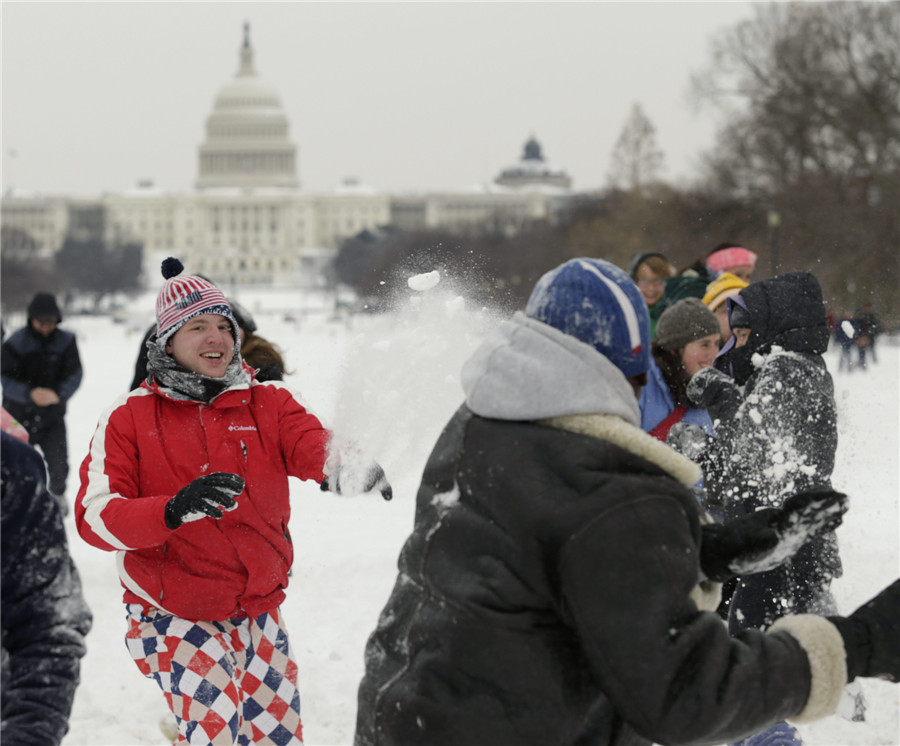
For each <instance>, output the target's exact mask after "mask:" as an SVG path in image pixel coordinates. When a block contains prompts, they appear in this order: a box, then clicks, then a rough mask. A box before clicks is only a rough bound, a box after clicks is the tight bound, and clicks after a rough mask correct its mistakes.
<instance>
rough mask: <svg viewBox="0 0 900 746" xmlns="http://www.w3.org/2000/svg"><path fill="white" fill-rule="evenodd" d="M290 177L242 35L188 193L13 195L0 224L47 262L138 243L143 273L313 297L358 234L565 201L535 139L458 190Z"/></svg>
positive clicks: (562, 179)
mask: <svg viewBox="0 0 900 746" xmlns="http://www.w3.org/2000/svg"><path fill="white" fill-rule="evenodd" d="M297 167H298V163H297V148H296V146H295V145H294V143H293V142H292V141H291V139H290V123H289V121H288V118H287V116H286V115H285V112H284V110H283V109H282V106H281V100H280V98H279V95H278V92H277V91H276V90H275V89H274V88H273V87H271V86H270V85H268V84H267V83H266V82H265V81H264V80H263V79H262V78H261V77H260V76H258V75H257V73H256V69H255V66H254V61H253V46H252V45H251V43H250V30H249V25H246V24H245V26H244V36H243V44H242V45H241V48H240V53H239V67H238V71H237V74H236V75H235V76H234V77H233V78H232V79H231V80H230V81H229V82H227V83H226V84H225V85H224V86H223V87H222V88H221V89H220V90H219V92H218V94H217V95H216V98H215V102H214V104H213V108H212V112H211V113H210V115H209V117H208V118H207V120H206V136H205V140H204V142H203V143H202V144H201V145H200V146H199V152H198V171H197V180H196V183H195V189H194V191H192V192H188V193H165V192H163V191H162V190H159V189H157V188H155V187H154V185H153V184H152V183H151V182H141V183H139V184H138V185H137V187H136V188H134V189H132V190H128V191H125V192H122V193H109V194H104V195H102V196H101V197H99V198H97V199H83V198H74V197H66V196H49V195H28V194H24V193H20V192H17V191H15V190H13V191H11V192H10V193H8V194H6V195H5V196H4V197H3V199H2V224H3V226H4V227H6V228H13V229H18V231H16V233H17V235H18V236H19V237H20V239H21V238H22V237H25V238H26V239H27V240H29V241H33V242H34V246H35V248H36V249H37V251H38V252H39V254H40V255H42V256H45V257H50V256H52V254H53V253H55V252H56V251H58V250H59V249H60V248H61V247H62V245H63V242H64V241H65V240H66V238H67V237H73V238H77V239H79V240H85V239H90V238H101V239H103V240H104V241H106V242H107V244H108V245H117V244H121V243H124V242H131V243H140V244H143V247H144V267H145V274H146V273H147V272H148V271H150V270H151V269H152V271H153V272H154V273H155V272H156V271H157V270H156V268H158V267H159V261H160V259H161V258H164V257H165V256H168V255H175V256H179V257H182V258H183V259H184V261H185V266H186V267H187V268H188V269H189V271H191V272H199V273H201V274H204V275H206V276H207V277H209V278H210V279H212V280H214V281H216V282H222V283H228V284H231V285H256V284H266V285H290V286H314V285H319V284H322V283H324V282H325V280H324V276H323V269H324V268H325V267H326V266H327V265H328V263H329V262H330V261H331V259H332V258H333V257H334V255H335V253H336V251H337V249H338V247H339V246H340V244H341V242H342V241H343V240H344V239H346V238H348V237H350V236H353V235H356V234H358V233H359V232H361V231H363V230H366V229H369V230H371V229H375V228H378V227H382V226H385V225H393V226H394V227H396V228H398V229H401V230H407V231H411V230H420V229H428V228H444V229H449V230H454V231H458V232H461V233H465V232H467V231H473V230H478V229H479V228H481V227H483V226H486V225H490V226H492V227H493V228H495V229H500V230H503V231H505V232H507V233H514V232H515V231H516V230H518V229H519V228H520V227H521V226H522V225H523V224H524V223H525V222H527V221H530V220H534V219H546V218H549V217H551V216H552V214H553V212H554V211H555V210H557V209H558V208H559V206H560V205H561V204H563V203H564V202H565V201H566V200H567V199H568V198H569V197H571V195H572V192H571V179H570V178H569V177H568V175H567V174H566V173H565V172H563V171H560V170H556V169H553V168H551V167H550V166H549V165H548V164H547V163H546V161H545V160H544V157H543V155H542V153H541V148H540V145H539V143H538V142H537V141H536V140H535V139H534V138H533V137H532V138H530V139H529V140H528V142H526V144H525V147H524V150H523V154H522V156H521V158H520V159H519V161H518V162H516V163H514V164H513V165H511V166H509V167H508V168H506V169H504V170H503V171H502V172H501V173H500V174H499V175H498V176H497V177H496V178H495V180H494V182H493V183H491V184H483V185H480V186H478V187H473V188H470V189H465V190H463V189H461V190H457V191H441V192H424V193H404V194H393V195H392V194H388V193H385V192H382V191H378V190H376V189H373V188H370V187H365V186H363V185H360V184H359V183H357V182H355V181H354V180H352V179H348V180H346V181H345V183H343V184H342V185H341V186H339V187H337V188H336V189H334V190H332V191H330V192H320V193H311V192H306V191H303V190H301V189H300V182H299V179H298V177H297V170H298V168H297ZM8 235H9V234H8ZM10 248H12V247H10ZM148 276H155V274H150V275H148Z"/></svg>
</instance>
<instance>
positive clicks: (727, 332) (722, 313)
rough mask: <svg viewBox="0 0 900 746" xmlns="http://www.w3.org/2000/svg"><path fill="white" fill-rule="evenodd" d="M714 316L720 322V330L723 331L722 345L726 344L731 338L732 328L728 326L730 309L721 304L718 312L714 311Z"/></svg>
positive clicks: (717, 308)
mask: <svg viewBox="0 0 900 746" xmlns="http://www.w3.org/2000/svg"><path fill="white" fill-rule="evenodd" d="M713 315H714V316H715V317H716V318H717V319H718V320H719V328H720V329H721V330H722V332H721V335H720V336H721V338H722V344H725V343H726V342H727V341H728V338H729V337H730V336H731V326H730V325H729V324H728V309H727V308H726V307H725V304H724V303H720V304H719V305H718V306H717V307H716V310H715V311H713Z"/></svg>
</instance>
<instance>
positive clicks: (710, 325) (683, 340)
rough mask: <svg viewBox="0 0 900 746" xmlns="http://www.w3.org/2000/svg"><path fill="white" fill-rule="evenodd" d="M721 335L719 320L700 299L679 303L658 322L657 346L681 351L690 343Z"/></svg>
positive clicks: (667, 310)
mask: <svg viewBox="0 0 900 746" xmlns="http://www.w3.org/2000/svg"><path fill="white" fill-rule="evenodd" d="M720 333H721V332H720V328H719V320H718V319H717V318H716V317H715V315H714V314H713V312H712V311H710V310H709V309H708V308H707V307H706V306H705V305H703V302H702V301H701V300H700V299H699V298H684V299H683V300H680V301H678V303H676V304H675V305H674V306H670V307H669V308H667V309H666V310H665V311H663V313H662V315H661V316H660V317H659V321H658V322H656V344H657V345H659V346H660V347H662V348H663V349H665V350H680V349H681V348H682V347H684V346H685V345H686V344H689V343H690V342H696V341H697V340H698V339H703V338H704V337H709V336H711V335H713V334H715V335H716V337H718V336H719V334H720Z"/></svg>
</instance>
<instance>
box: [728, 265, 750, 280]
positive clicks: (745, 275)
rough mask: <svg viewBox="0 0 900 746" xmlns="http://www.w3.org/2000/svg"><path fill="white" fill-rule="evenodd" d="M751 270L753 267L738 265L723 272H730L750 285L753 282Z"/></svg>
mask: <svg viewBox="0 0 900 746" xmlns="http://www.w3.org/2000/svg"><path fill="white" fill-rule="evenodd" d="M753 269H754V268H753V266H752V265H750V264H740V265H738V266H737V267H727V268H726V269H725V271H726V272H731V274H733V275H735V276H736V277H740V278H741V279H742V280H743V281H744V282H747V283H750V282H752V281H753V280H752V278H753Z"/></svg>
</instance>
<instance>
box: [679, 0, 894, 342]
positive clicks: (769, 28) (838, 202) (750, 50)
mask: <svg viewBox="0 0 900 746" xmlns="http://www.w3.org/2000/svg"><path fill="white" fill-rule="evenodd" d="M693 90H694V93H695V94H696V95H697V96H698V98H699V99H700V100H701V101H703V102H708V103H712V104H714V105H715V106H717V107H719V108H720V109H721V110H722V111H724V112H725V113H726V114H727V116H726V117H725V119H726V121H727V122H728V124H727V125H726V126H725V127H724V128H723V129H722V131H721V132H720V133H719V136H718V138H717V143H716V147H715V148H714V150H713V151H712V153H711V154H710V155H709V156H708V158H707V163H708V166H709V173H708V178H707V180H706V185H705V186H706V188H708V189H709V190H710V191H711V192H714V193H716V194H720V195H729V196H731V197H734V198H736V199H739V200H741V201H743V202H744V203H746V204H747V205H748V207H749V208H751V209H756V210H763V211H765V210H769V209H771V210H775V211H777V212H778V213H779V214H780V218H781V219H780V228H779V229H778V231H779V232H778V247H779V248H778V254H779V256H778V260H777V261H776V260H775V258H774V248H775V239H774V238H773V239H772V242H771V248H772V250H773V251H772V254H773V260H772V264H773V265H774V266H775V267H776V269H777V271H786V270H790V269H801V268H803V269H811V270H813V271H815V272H816V274H817V275H818V276H819V279H820V280H821V281H822V284H823V287H824V289H825V291H826V296H827V297H829V298H831V299H832V300H833V302H834V303H835V304H836V305H838V304H839V305H840V306H843V307H853V306H855V305H859V304H861V303H862V301H864V300H873V301H874V302H875V303H876V305H879V306H880V307H881V309H883V310H884V311H885V313H886V314H888V315H890V316H891V317H892V318H891V319H890V323H892V324H897V323H900V316H898V315H897V313H896V310H892V311H889V308H891V309H896V306H895V305H894V299H895V297H896V288H897V283H898V275H900V252H898V246H900V214H898V211H897V209H896V208H897V205H898V204H900V3H897V2H884V3H882V2H834V3H773V4H768V5H759V6H756V9H755V15H754V18H753V19H751V20H747V21H744V22H742V23H740V24H738V25H736V26H735V27H733V28H732V29H731V30H729V31H727V32H726V33H724V34H722V35H721V36H720V37H719V38H718V40H717V42H716V43H715V44H714V47H713V50H712V59H711V62H710V65H709V67H708V69H707V70H705V71H704V72H703V73H701V74H700V75H697V76H695V77H694V80H693Z"/></svg>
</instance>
